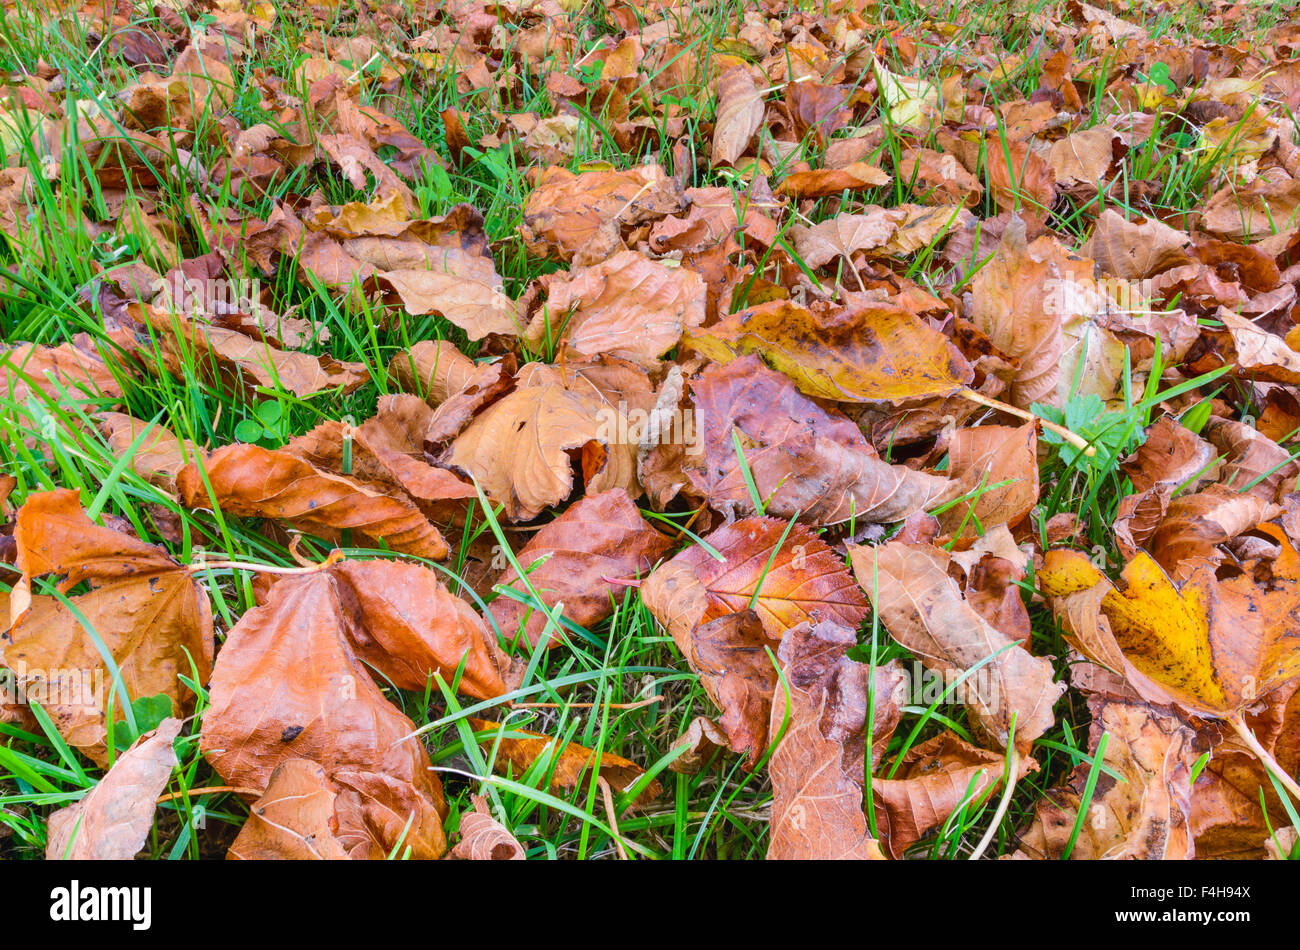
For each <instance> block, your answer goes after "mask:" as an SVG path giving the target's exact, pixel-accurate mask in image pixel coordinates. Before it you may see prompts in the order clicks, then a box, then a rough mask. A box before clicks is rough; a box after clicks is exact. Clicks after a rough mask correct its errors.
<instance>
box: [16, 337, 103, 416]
mask: <svg viewBox="0 0 1300 950" xmlns="http://www.w3.org/2000/svg"><path fill="white" fill-rule="evenodd" d="M36 391H39V392H41V393H44V394H45V395H46V396H47V397H49V398H50V399H52V400H55V401H58V400H61V399H62V398H63V392H65V391H66V392H67V393H68V394H69V395H70V396H72V397H73V398H78V397H81V398H87V399H108V400H112V401H114V402H116V401H117V400H119V399H121V398H122V387H121V386H120V385H119V384H118V382H117V378H116V377H115V376H114V375H113V374H112V372H111V371H110V370H109V368H108V367H107V366H105V365H104V361H103V360H101V359H100V358H99V357H98V356H97V355H96V354H94V353H92V352H88V351H86V350H84V349H82V348H81V347H78V346H76V345H74V344H72V343H64V344H62V345H60V346H39V345H37V344H35V343H18V344H16V345H14V346H11V347H6V348H4V349H3V350H0V393H3V395H4V397H5V398H6V399H9V400H12V401H14V402H17V403H20V404H21V403H24V402H26V400H27V398H28V397H29V396H30V395H31V394H32V393H33V392H36Z"/></svg>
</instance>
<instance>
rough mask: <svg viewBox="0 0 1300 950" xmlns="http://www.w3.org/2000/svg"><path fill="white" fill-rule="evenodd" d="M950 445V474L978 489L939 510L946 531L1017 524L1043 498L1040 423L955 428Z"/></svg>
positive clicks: (970, 533)
mask: <svg viewBox="0 0 1300 950" xmlns="http://www.w3.org/2000/svg"><path fill="white" fill-rule="evenodd" d="M947 448H948V477H949V478H951V479H954V480H958V481H961V482H962V484H964V485H969V484H974V485H975V486H976V490H977V491H979V494H978V496H977V497H975V498H974V499H972V500H970V501H961V502H958V503H957V504H955V505H953V506H952V507H950V508H947V509H945V510H944V511H942V512H940V513H939V515H938V518H939V523H940V524H941V525H942V526H943V530H944V532H945V533H946V534H949V535H955V536H959V537H962V538H975V537H979V536H982V535H983V534H984V533H985V532H986V531H988V530H989V529H990V528H994V527H996V526H998V525H1006V526H1008V527H1010V528H1014V527H1016V525H1018V524H1019V523H1020V522H1021V521H1022V520H1024V518H1025V517H1026V516H1027V515H1028V514H1029V512H1030V510H1031V509H1032V508H1033V507H1034V505H1036V504H1038V425H1037V423H1034V422H1027V423H1025V424H1024V425H1023V426H1020V427H1018V428H1017V427H1015V426H979V427H977V428H965V429H956V430H954V431H953V432H952V434H951V436H950V437H949V439H948V442H947ZM1003 482H1010V484H1007V485H1002V484H1001V483H1003ZM996 485H1001V487H996V488H995V487H992V486H996Z"/></svg>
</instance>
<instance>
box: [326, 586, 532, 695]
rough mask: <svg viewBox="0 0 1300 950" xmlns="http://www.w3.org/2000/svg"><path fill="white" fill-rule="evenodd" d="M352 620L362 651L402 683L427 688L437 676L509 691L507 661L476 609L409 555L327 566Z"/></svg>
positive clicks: (488, 690) (463, 688)
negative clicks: (407, 557) (412, 561)
mask: <svg viewBox="0 0 1300 950" xmlns="http://www.w3.org/2000/svg"><path fill="white" fill-rule="evenodd" d="M327 573H328V574H329V575H330V576H331V577H332V578H333V579H334V581H335V582H336V584H337V590H338V596H339V597H340V598H341V599H342V600H343V601H344V602H345V603H346V604H347V606H348V609H349V610H350V611H351V614H352V619H353V621H354V623H353V624H352V625H351V626H349V627H347V628H346V630H345V632H346V634H347V636H348V638H349V643H350V644H351V646H352V649H353V651H354V652H355V653H356V655H357V657H358V658H360V659H361V661H362V662H363V663H365V664H366V665H367V666H369V667H371V668H372V669H374V670H376V671H377V672H378V673H379V674H380V676H381V677H383V679H384V680H385V681H387V682H390V683H392V684H393V685H394V686H396V687H398V688H399V689H412V690H422V689H424V688H426V687H427V686H428V685H429V683H430V681H431V680H432V678H433V677H434V676H435V675H437V676H441V677H442V678H443V679H444V680H446V681H447V682H448V683H451V682H452V681H453V679H454V678H455V676H456V672H457V670H460V669H461V664H462V663H463V664H464V669H463V670H461V677H460V682H459V684H458V688H459V691H460V692H462V693H465V694H466V695H469V696H475V697H477V698H479V699H491V698H492V697H494V696H500V695H501V694H502V693H504V692H506V683H505V676H506V668H507V667H508V665H509V663H508V661H507V659H506V657H505V655H504V654H503V653H502V652H501V650H500V649H499V648H498V646H497V643H496V637H495V636H494V635H493V633H492V631H491V630H490V629H489V628H488V626H487V624H486V623H485V622H484V621H483V618H482V617H480V616H479V615H478V614H477V613H475V612H474V609H473V608H472V607H471V606H470V605H469V604H467V603H466V602H465V601H463V600H461V599H460V598H459V597H455V596H453V595H452V594H451V593H450V592H449V591H448V590H447V589H446V587H444V586H443V585H442V582H441V581H439V580H438V575H437V573H436V572H435V571H433V570H431V569H429V568H427V567H424V566H423V565H420V564H410V563H407V562H405V561H343V562H341V563H339V564H335V565H333V566H332V567H330V568H328V569H327Z"/></svg>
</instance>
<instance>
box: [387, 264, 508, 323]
mask: <svg viewBox="0 0 1300 950" xmlns="http://www.w3.org/2000/svg"><path fill="white" fill-rule="evenodd" d="M374 283H375V284H376V285H377V286H379V287H381V288H383V289H384V290H387V291H391V292H392V293H393V294H394V295H396V297H397V298H398V299H399V300H400V301H401V303H402V307H403V309H404V310H405V311H406V312H407V313H409V314H412V315H414V316H423V315H425V314H437V315H439V316H442V317H445V318H446V319H447V320H449V321H451V322H452V323H454V324H456V326H458V327H460V328H461V329H462V330H464V331H465V333H466V335H467V336H468V337H469V338H470V339H471V340H481V339H483V337H485V336H487V335H488V334H489V333H501V334H504V335H507V336H513V335H515V334H518V333H519V332H520V331H522V330H523V321H522V319H521V318H520V316H519V308H518V306H517V305H516V304H515V302H514V301H513V300H511V299H510V297H509V296H508V295H507V294H506V292H505V284H504V282H503V281H502V280H501V278H500V277H498V276H497V275H496V272H495V271H493V272H492V274H491V275H490V277H489V278H488V279H483V278H482V277H481V276H480V275H475V274H474V273H472V272H471V273H466V272H465V270H464V269H460V270H458V269H456V268H455V267H454V266H453V265H452V264H451V263H450V262H448V263H446V264H444V265H443V266H441V267H433V268H429V269H425V270H389V271H384V272H382V273H380V274H376V275H375V277H374Z"/></svg>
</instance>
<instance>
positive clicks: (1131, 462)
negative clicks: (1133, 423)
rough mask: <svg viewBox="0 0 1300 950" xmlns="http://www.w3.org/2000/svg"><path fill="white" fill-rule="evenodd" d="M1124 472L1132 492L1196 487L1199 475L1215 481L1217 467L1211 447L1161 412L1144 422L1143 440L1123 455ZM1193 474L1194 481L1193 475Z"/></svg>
mask: <svg viewBox="0 0 1300 950" xmlns="http://www.w3.org/2000/svg"><path fill="white" fill-rule="evenodd" d="M1122 467H1123V469H1124V474H1125V475H1127V476H1128V477H1129V481H1131V482H1132V483H1133V490H1134V491H1135V492H1146V491H1149V490H1151V489H1152V488H1170V489H1175V488H1181V487H1182V486H1183V485H1185V484H1186V485H1188V486H1189V487H1190V488H1192V490H1195V488H1196V487H1197V485H1199V484H1200V481H1201V479H1205V480H1206V481H1214V480H1215V476H1216V475H1217V473H1218V470H1219V467H1220V466H1219V463H1218V462H1217V460H1216V456H1215V452H1214V447H1213V446H1212V445H1210V443H1208V442H1206V441H1205V440H1204V439H1202V438H1201V437H1200V436H1198V435H1196V433H1194V432H1192V431H1191V430H1189V429H1185V428H1184V427H1183V426H1181V425H1179V424H1178V422H1177V421H1176V420H1175V419H1174V417H1173V416H1162V417H1161V418H1160V419H1159V420H1158V421H1157V422H1155V423H1154V424H1153V425H1150V426H1147V431H1146V441H1145V442H1143V443H1142V445H1141V446H1139V447H1138V449H1137V451H1136V452H1134V453H1133V454H1132V455H1130V456H1129V457H1128V458H1126V459H1124V461H1123V465H1122ZM1193 478H1196V479H1197V481H1196V483H1194V484H1193V483H1192V481H1191V480H1192V479H1193Z"/></svg>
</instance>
